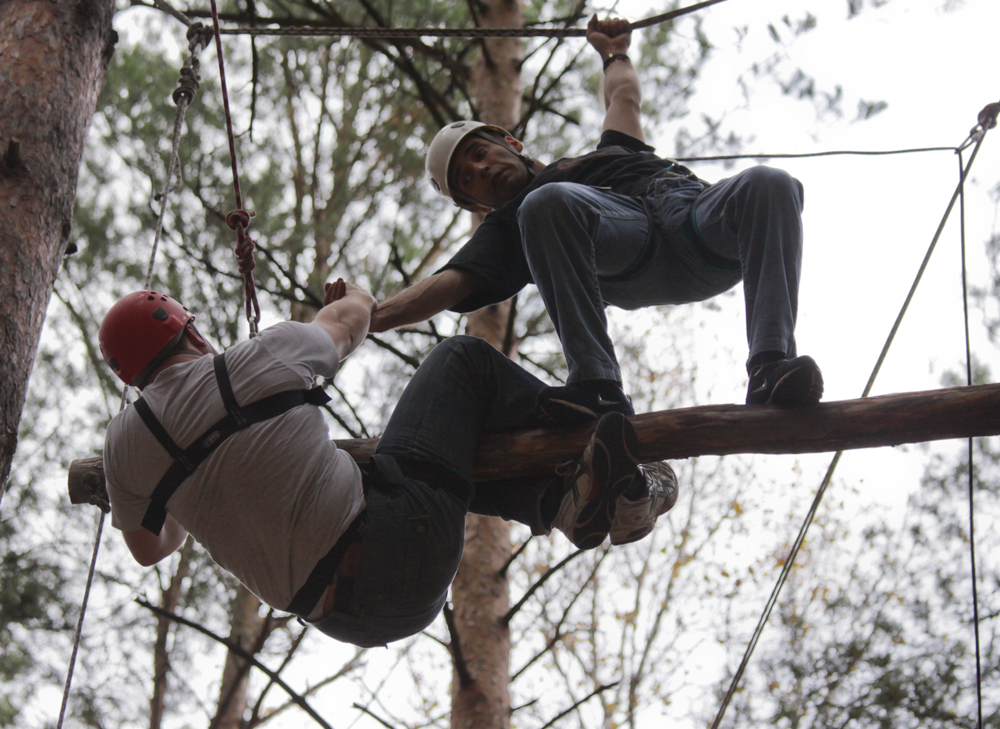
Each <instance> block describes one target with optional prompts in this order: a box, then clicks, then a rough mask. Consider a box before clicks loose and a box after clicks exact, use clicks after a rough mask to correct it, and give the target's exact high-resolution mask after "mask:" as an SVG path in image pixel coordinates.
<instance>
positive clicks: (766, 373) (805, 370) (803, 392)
mask: <svg viewBox="0 0 1000 729" xmlns="http://www.w3.org/2000/svg"><path fill="white" fill-rule="evenodd" d="M822 397H823V373H822V372H820V371H819V366H818V365H817V364H816V362H815V360H813V358H812V357H796V358H795V359H783V360H779V361H777V362H767V363H766V364H762V365H757V366H756V367H754V368H752V369H751V371H750V383H749V385H747V405H768V404H771V405H783V406H785V407H796V406H801V405H815V404H816V403H818V402H819V401H820V398H822Z"/></svg>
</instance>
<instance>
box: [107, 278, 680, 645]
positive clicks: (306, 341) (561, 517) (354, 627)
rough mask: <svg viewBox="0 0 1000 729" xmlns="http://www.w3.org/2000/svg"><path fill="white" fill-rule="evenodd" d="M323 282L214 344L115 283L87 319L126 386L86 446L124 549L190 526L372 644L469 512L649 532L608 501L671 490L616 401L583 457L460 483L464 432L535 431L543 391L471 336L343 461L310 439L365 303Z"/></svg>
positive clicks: (600, 532) (359, 335) (189, 322)
mask: <svg viewBox="0 0 1000 729" xmlns="http://www.w3.org/2000/svg"><path fill="white" fill-rule="evenodd" d="M326 288H327V290H326V295H325V298H324V306H323V308H322V309H321V310H320V311H319V312H318V313H317V315H316V317H315V319H314V320H313V322H312V323H309V324H303V323H298V322H282V323H280V324H277V325H275V326H272V327H269V328H267V329H265V330H264V331H262V332H261V333H260V334H259V335H258V336H257V337H255V338H254V339H251V340H249V341H246V342H241V343H240V344H237V345H235V346H233V347H231V348H230V349H228V350H227V351H226V352H225V353H224V354H215V353H214V350H213V348H212V347H211V345H210V344H209V343H208V342H207V341H206V340H205V339H204V338H203V337H202V336H201V335H200V334H199V333H198V332H197V330H196V329H195V328H194V326H193V321H194V317H193V316H192V315H191V314H190V313H189V312H188V311H187V310H186V309H185V308H184V307H183V306H181V305H180V304H179V303H178V302H176V301H175V300H173V299H172V298H171V297H169V296H167V295H165V294H162V293H159V292H154V291H141V292H137V293H135V294H130V295H129V296H126V297H125V298H123V299H122V300H121V301H119V302H118V303H117V304H115V306H114V307H112V309H111V310H110V311H109V312H108V314H107V315H106V316H105V319H104V321H103V322H102V324H101V330H100V345H101V351H102V353H103V355H104V358H105V360H106V361H107V362H108V364H109V365H110V366H111V367H112V369H114V370H115V372H116V373H117V374H118V376H119V377H120V378H121V379H122V380H124V381H125V382H126V383H129V384H133V385H136V386H137V387H139V388H140V389H141V390H142V397H141V398H139V399H138V400H137V401H136V402H135V403H133V404H132V405H130V406H129V407H128V408H126V409H125V410H123V411H122V412H121V413H119V415H118V416H117V417H115V418H114V420H112V422H111V423H110V425H109V426H108V433H107V440H106V442H105V449H104V467H105V473H106V475H107V482H108V493H109V495H110V497H111V509H112V524H113V525H114V526H115V527H117V528H118V529H120V530H122V532H123V535H124V538H125V542H126V544H127V545H128V547H129V550H130V551H131V552H132V554H133V555H134V556H135V558H136V559H137V560H138V561H139V562H140V563H141V564H143V565H151V564H154V563H156V562H158V561H159V560H161V559H163V558H165V557H166V556H168V555H169V554H171V553H172V552H173V551H174V550H176V549H177V548H178V547H179V546H180V545H181V544H182V543H183V541H184V539H185V538H186V537H187V535H188V534H189V533H190V534H191V535H192V536H193V537H194V538H195V539H196V540H197V541H198V542H200V543H201V544H202V545H203V546H204V547H205V548H206V549H207V550H208V552H209V553H210V554H211V556H212V558H213V559H214V560H215V561H216V562H217V563H218V564H220V565H221V566H223V567H224V568H226V569H227V570H229V571H230V572H232V573H233V574H234V575H236V577H238V578H239V579H240V580H241V581H242V582H243V584H245V585H246V586H247V587H248V588H249V589H250V590H251V591H253V592H254V593H255V594H256V595H257V596H258V597H260V598H261V599H262V600H263V601H264V602H266V603H267V604H269V605H271V606H273V607H275V608H277V609H280V610H286V611H288V612H291V613H294V614H296V615H298V616H299V617H301V618H302V619H304V620H306V621H307V622H309V623H311V624H313V625H315V626H316V627H317V628H319V629H320V630H321V631H323V632H325V633H326V634H328V635H330V636H332V637H334V638H337V639H338V640H343V641H346V642H350V643H354V644H356V645H360V646H374V645H384V644H386V643H387V642H389V641H392V640H398V639H401V638H404V637H406V636H409V635H413V634H414V633H417V632H419V631H420V630H422V629H423V628H425V627H426V626H427V625H428V624H429V623H430V622H431V621H432V620H433V619H434V617H435V616H436V615H437V614H438V612H439V611H440V610H441V608H442V606H443V605H444V601H445V597H446V594H447V589H448V586H449V585H450V584H451V581H452V579H453V578H454V576H455V572H456V571H457V569H458V564H459V561H460V559H461V555H462V548H463V545H464V526H465V515H466V513H467V512H468V511H472V512H475V513H479V514H486V515H492V516H501V517H503V518H505V519H513V520H517V521H520V522H522V523H524V524H526V525H528V526H530V527H531V529H532V532H533V533H536V534H545V533H549V532H550V531H551V530H552V529H553V528H555V529H559V530H560V531H563V532H564V533H565V534H566V535H567V536H568V537H569V538H570V539H571V541H573V543H574V544H576V545H577V546H578V547H580V548H585V549H589V548H593V547H596V546H597V545H599V544H601V543H602V542H603V541H604V539H605V538H606V537H607V536H608V535H609V533H610V535H611V540H612V543H616V544H621V543H625V542H629V541H634V540H636V539H639V538H641V537H643V536H645V535H646V534H647V533H648V532H649V530H650V529H651V528H652V527H651V524H647V523H646V522H644V521H643V520H642V519H638V520H636V519H635V518H634V517H635V514H634V513H631V514H626V515H625V517H626V518H621V515H619V514H618V513H617V510H616V505H617V503H618V498H619V497H620V496H622V495H623V494H625V493H627V492H629V491H630V490H632V491H635V490H640V491H643V492H647V491H648V490H649V489H648V486H647V483H648V482H649V481H655V482H656V484H657V489H658V492H657V493H658V495H657V499H658V500H657V501H656V502H655V503H652V501H650V502H649V503H646V505H645V508H646V509H647V510H649V509H650V508H658V509H661V510H662V509H663V508H669V506H670V505H672V504H673V502H674V500H676V479H674V477H673V473H672V472H671V471H670V469H669V467H668V466H666V464H653V465H651V466H645V465H642V466H640V465H638V464H637V460H636V458H635V456H634V454H635V453H636V450H637V443H636V441H635V433H634V431H633V430H632V427H631V425H630V424H629V423H628V421H627V420H626V418H625V417H624V416H623V415H621V414H620V413H609V414H607V415H605V416H604V417H603V418H601V420H600V421H599V422H598V424H597V427H596V429H595V431H594V434H593V436H592V438H591V440H590V443H589V444H588V446H587V448H586V450H585V452H584V454H583V457H582V458H580V459H578V460H577V461H574V462H570V463H568V464H564V466H562V467H560V469H557V473H556V474H554V475H553V476H550V477H548V478H545V479H541V480H531V479H509V480H506V481H502V482H499V481H498V482H488V483H482V482H480V483H476V484H473V483H472V482H471V480H470V477H469V474H471V473H472V468H473V460H474V456H475V451H476V447H477V445H478V442H479V437H480V435H481V434H482V433H484V432H490V431H502V430H512V429H521V428H530V427H537V426H538V425H539V424H540V421H539V419H538V417H537V416H536V415H535V413H534V409H533V405H534V402H535V399H536V398H537V396H538V393H539V391H540V390H541V389H542V387H543V384H542V383H541V381H539V380H538V379H537V378H535V377H533V376H532V375H530V374H529V373H528V372H526V371H525V370H523V369H522V368H521V367H519V366H517V365H516V364H515V363H513V362H511V361H510V360H509V359H507V358H506V357H504V356H503V355H501V354H500V353H499V352H497V351H496V350H495V349H494V348H493V347H491V346H490V345H489V344H487V343H486V342H484V341H483V340H481V339H476V338H473V337H453V338H451V339H449V340H446V341H445V342H444V343H442V344H441V345H439V346H438V347H437V348H435V349H434V351H433V352H431V353H430V355H428V356H427V358H426V359H425V360H424V362H423V363H422V364H421V366H420V367H419V368H418V370H417V372H416V373H415V374H414V376H413V378H412V380H411V382H410V383H409V384H408V385H407V387H406V389H405V391H404V392H403V395H402V397H401V398H400V400H399V403H398V405H397V407H396V408H395V410H394V411H393V414H392V416H391V418H390V419H389V422H388V424H387V426H386V428H385V432H384V433H383V435H382V437H381V438H380V439H379V444H378V448H377V450H376V454H375V456H374V457H373V458H372V459H371V462H370V463H369V464H366V465H365V466H364V467H363V468H359V466H358V465H357V464H355V463H354V461H353V460H352V459H351V457H350V456H349V455H348V454H346V453H345V452H344V451H341V450H339V449H338V448H337V446H336V444H335V443H333V442H332V441H330V440H329V434H328V432H327V427H326V424H325V422H324V420H323V417H322V414H321V413H320V410H319V407H317V405H320V404H323V403H324V402H325V401H326V400H328V399H329V398H327V397H326V396H325V395H323V394H322V391H320V390H318V388H313V387H312V385H313V382H314V381H315V379H316V378H318V377H322V378H327V379H328V378H331V377H333V376H334V374H335V373H336V372H337V369H338V367H339V364H340V362H341V361H342V360H343V359H344V358H345V357H347V356H348V355H349V354H351V353H352V352H353V351H354V349H355V348H356V347H357V346H358V345H359V344H360V343H361V342H362V341H363V340H364V338H365V336H366V334H367V332H368V329H369V324H370V321H371V315H372V311H373V309H374V306H375V300H374V299H373V298H372V297H371V295H370V294H368V293H367V292H365V291H363V290H361V289H359V288H357V287H355V286H352V285H350V284H346V283H344V282H343V281H341V280H338V281H337V282H336V283H335V284H327V287H326ZM210 355H214V356H210ZM664 502H669V503H667V504H666V507H664Z"/></svg>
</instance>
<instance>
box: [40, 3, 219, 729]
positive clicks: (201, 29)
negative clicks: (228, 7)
mask: <svg viewBox="0 0 1000 729" xmlns="http://www.w3.org/2000/svg"><path fill="white" fill-rule="evenodd" d="M156 3H157V6H160V5H164V6H166V3H164V2H163V0H156ZM166 7H169V6H166ZM161 9H163V8H161ZM171 10H172V8H171ZM168 12H169V11H168ZM174 13H176V11H174ZM174 13H171V15H174ZM178 14H179V13H178ZM175 17H176V15H175ZM180 19H181V20H182V22H185V23H186V25H187V26H188V32H187V39H188V51H189V55H188V57H187V59H186V60H185V61H184V65H183V66H182V67H181V71H180V78H179V79H178V81H177V84H178V86H177V89H176V90H175V91H174V93H173V100H174V103H175V104H176V105H177V112H176V114H175V115H174V129H173V134H172V135H171V146H170V158H169V160H168V162H167V179H166V184H165V185H164V187H163V191H162V192H160V193H159V194H158V195H156V196H155V199H157V200H159V202H160V212H159V214H158V215H157V218H156V233H155V234H154V236H153V245H152V250H151V251H150V254H149V265H148V266H147V267H146V278H145V282H144V284H143V288H145V289H148V288H149V287H150V283H151V282H152V280H153V265H154V263H155V261H156V253H157V250H158V249H159V244H160V234H161V233H162V231H163V219H164V216H165V215H166V209H167V199H168V198H169V196H170V193H171V192H173V191H174V190H176V189H177V188H176V187H175V186H173V185H172V184H171V183H172V182H173V180H174V177H175V176H178V172H177V169H178V168H179V166H180V162H179V156H178V149H179V147H180V138H181V128H182V127H183V124H184V116H185V114H186V113H187V108H188V106H189V105H190V104H191V102H192V101H193V100H194V97H195V93H196V92H197V90H198V84H199V81H200V79H201V77H200V76H199V71H200V63H199V61H198V58H197V54H198V53H200V52H201V51H202V50H204V49H205V47H206V46H207V45H208V43H209V40H210V39H211V35H210V32H207V29H206V28H205V26H204V25H202V24H201V23H192V22H191V21H190V20H187V19H186V18H184V17H183V16H181V18H180ZM127 396H128V385H126V386H125V387H124V388H123V389H122V397H121V403H120V405H119V408H118V410H119V412H121V411H122V410H124V409H125V406H126V404H127V400H126V398H127ZM105 516H106V514H105V512H104V510H103V509H102V510H101V516H100V518H99V519H98V521H97V535H96V537H95V538H94V551H93V555H92V556H91V559H90V571H89V572H88V573H87V584H86V588H85V589H84V592H83V602H82V603H81V605H80V617H79V618H78V619H77V623H76V633H75V634H74V636H73V651H72V653H71V654H70V659H69V667H68V669H67V671H66V682H65V684H64V686H63V696H62V704H61V706H60V708H59V720H58V721H57V723H56V729H62V725H63V721H64V720H65V718H66V706H67V705H68V703H69V693H70V689H71V688H72V686H73V671H74V669H75V667H76V658H77V655H78V653H79V651H80V640H81V638H82V636H83V619H84V616H85V615H86V613H87V604H88V603H89V602H90V589H91V587H92V586H93V584H94V573H95V571H96V566H97V555H98V553H99V551H100V548H101V534H102V533H103V532H104V518H105Z"/></svg>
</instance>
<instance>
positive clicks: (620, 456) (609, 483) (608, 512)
mask: <svg viewBox="0 0 1000 729" xmlns="http://www.w3.org/2000/svg"><path fill="white" fill-rule="evenodd" d="M638 447H639V442H638V440H637V439H636V436H635V430H634V429H633V428H632V424H631V423H630V422H629V421H628V420H627V419H626V417H625V416H624V415H622V414H621V413H618V412H613V413H606V414H605V415H603V416H602V417H601V419H600V421H598V423H597V429H596V430H595V431H594V434H593V435H592V436H591V438H590V442H589V443H588V444H587V447H586V449H585V450H584V451H583V458H581V459H579V460H576V461H570V462H569V463H566V464H563V465H562V466H560V467H559V468H557V469H556V472H557V473H559V474H560V475H562V476H563V477H564V481H563V483H564V487H565V489H566V494H565V495H564V496H563V498H562V503H561V504H560V505H559V512H558V513H557V514H556V518H555V519H554V520H553V521H552V526H553V527H554V528H556V529H559V530H561V531H562V532H563V533H564V534H565V535H566V536H567V537H569V540H570V541H571V542H573V544H575V545H576V546H577V547H579V548H580V549H593V548H594V547H598V546H600V544H601V542H603V541H604V538H605V537H606V536H608V532H609V531H611V524H612V522H613V521H614V518H615V510H616V506H617V502H618V497H619V496H621V494H622V493H623V492H624V491H625V489H626V488H628V486H629V484H631V483H632V480H633V479H634V478H635V476H636V473H637V469H638V459H637V458H636V456H635V454H636V452H637V450H638Z"/></svg>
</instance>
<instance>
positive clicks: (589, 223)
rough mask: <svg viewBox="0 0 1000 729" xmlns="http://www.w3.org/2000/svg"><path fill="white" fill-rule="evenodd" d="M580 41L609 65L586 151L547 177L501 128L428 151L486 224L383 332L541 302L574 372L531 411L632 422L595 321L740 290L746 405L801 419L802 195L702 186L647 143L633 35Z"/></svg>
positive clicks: (764, 187) (378, 316) (811, 383)
mask: <svg viewBox="0 0 1000 729" xmlns="http://www.w3.org/2000/svg"><path fill="white" fill-rule="evenodd" d="M587 39H588V41H589V42H590V44H591V45H592V46H593V47H594V48H595V49H596V50H597V52H598V53H599V54H600V56H601V59H602V63H603V66H604V98H605V109H606V113H605V118H604V125H603V129H602V135H601V139H600V142H599V143H598V145H597V149H596V151H593V152H590V153H589V154H585V155H583V156H580V157H574V158H567V159H560V160H558V161H556V162H554V163H552V164H549V165H545V164H542V163H541V162H539V161H538V160H537V159H534V158H532V157H530V156H528V155H527V154H526V153H525V149H524V145H523V144H522V143H521V141H519V140H518V139H516V138H514V137H513V136H512V135H511V134H510V133H509V132H507V131H506V130H504V129H501V128H500V127H496V126H492V125H488V124H482V123H480V122H471V121H460V122H454V123H452V124H449V125H447V126H446V127H444V128H443V129H442V130H441V131H440V132H438V134H437V136H436V137H435V138H434V140H433V141H432V142H431V145H430V148H429V150H428V153H427V173H428V176H429V177H430V179H431V184H432V185H433V187H434V189H435V190H437V191H438V192H439V193H440V194H441V195H443V196H444V197H447V198H449V199H451V200H452V201H453V202H454V203H455V204H456V205H459V206H460V207H464V208H466V209H468V210H472V211H474V212H478V213H482V214H485V215H486V217H485V219H484V221H483V222H482V224H481V225H480V226H479V227H478V228H477V229H476V231H475V232H474V233H473V235H472V237H471V238H470V240H469V241H468V242H467V243H466V245H465V246H464V247H463V248H462V249H461V250H460V251H459V252H458V253H457V254H456V255H455V256H454V257H453V258H452V259H451V260H450V261H449V262H448V263H447V264H446V265H445V266H444V267H443V268H442V269H440V270H439V271H438V272H437V273H435V274H434V275H432V276H430V277H428V278H426V279H424V280H423V281H421V282H419V283H417V284H416V285H414V286H412V287H410V288H409V289H406V290H405V291H403V292H401V293H400V294H398V295H396V296H394V297H392V298H390V299H388V300H387V301H385V302H383V303H381V304H380V305H379V307H378V309H377V311H376V312H375V316H374V318H373V322H372V331H373V332H380V331H385V330H387V329H392V328H395V327H398V326H403V325H406V324H412V323H415V322H418V321H423V320H424V319H427V318H430V317H431V316H434V315H435V314H437V313H438V312H440V311H444V310H446V309H450V310H452V311H456V312H459V313H465V312H469V311H474V310H476V309H480V308H482V307H484V306H487V305H490V304H494V303H498V302H500V301H504V300H505V299H508V298H510V297H511V296H514V295H515V294H516V293H518V292H519V291H520V290H521V289H522V288H524V286H526V285H527V284H529V283H534V284H535V285H536V286H537V287H538V291H539V293H540V294H541V297H542V300H543V302H544V303H545V308H546V310H547V311H548V313H549V317H550V318H551V319H552V322H553V324H554V325H555V330H556V333H557V334H558V335H559V339H560V341H561V343H562V347H563V352H564V354H565V356H566V362H567V365H568V368H569V377H568V380H567V385H566V386H564V387H549V388H546V389H545V390H543V391H542V392H541V393H540V396H539V401H538V403H537V405H538V407H539V408H540V410H542V411H543V412H544V413H545V414H546V415H547V416H549V417H550V418H551V419H552V420H556V421H560V422H566V421H569V420H573V419H580V418H583V419H586V418H594V417H597V416H599V415H600V414H601V413H604V412H609V411H618V412H622V413H625V414H632V412H633V411H632V404H631V401H630V399H629V398H628V397H627V396H626V394H625V392H624V390H623V389H622V382H621V373H620V370H619V366H618V361H617V359H616V355H615V350H614V345H613V344H612V342H611V339H610V337H609V336H608V332H607V320H606V318H605V313H604V308H605V306H606V305H608V304H613V305H615V306H618V307H620V308H623V309H637V308H641V307H647V306H658V305H663V304H680V303H687V302H693V301H703V300H705V299H708V298H711V297H712V296H716V295H718V294H720V293H722V292H724V291H726V290H728V289H730V288H732V287H733V286H735V285H736V284H737V283H738V282H740V281H741V280H742V281H743V292H744V300H745V304H746V325H747V341H748V344H749V348H750V352H749V356H748V359H747V373H748V375H749V382H748V386H747V395H746V402H747V404H769V403H771V404H777V405H788V406H795V405H810V404H814V403H816V402H818V401H819V399H820V398H821V396H822V393H823V378H822V375H821V373H820V370H819V368H818V367H817V365H816V363H815V362H814V361H813V360H812V359H811V358H810V357H800V356H797V353H796V344H795V335H794V330H795V319H796V313H797V301H798V286H799V274H800V270H801V256H802V253H801V251H802V224H801V212H802V196H803V193H802V185H801V184H800V183H799V182H798V181H797V180H795V179H794V178H792V177H791V176H790V175H788V174H787V173H785V172H783V171H781V170H775V169H771V168H768V167H763V166H758V167H754V168H751V169H748V170H746V171H744V172H741V173H739V174H737V175H735V176H733V177H731V178H729V179H727V180H722V181H720V182H718V183H716V184H714V185H709V184H707V183H705V182H704V181H702V180H699V179H698V178H697V177H696V176H695V175H694V174H693V173H692V172H691V171H690V170H688V169H687V168H685V167H683V166H682V165H680V164H678V163H677V162H675V161H673V160H669V159H664V158H661V157H659V156H657V155H656V154H654V153H653V148H652V147H650V146H649V145H647V144H646V143H645V142H644V135H643V130H642V123H641V118H640V106H641V98H642V95H641V90H640V86H639V78H638V75H637V74H636V71H635V68H634V67H633V66H632V62H631V60H630V59H629V56H628V55H627V51H628V48H629V45H630V41H631V31H630V26H629V24H628V22H627V21H625V20H621V19H614V20H605V21H598V19H597V16H596V15H595V16H594V17H593V18H592V19H591V21H590V24H589V26H588V28H587Z"/></svg>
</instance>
